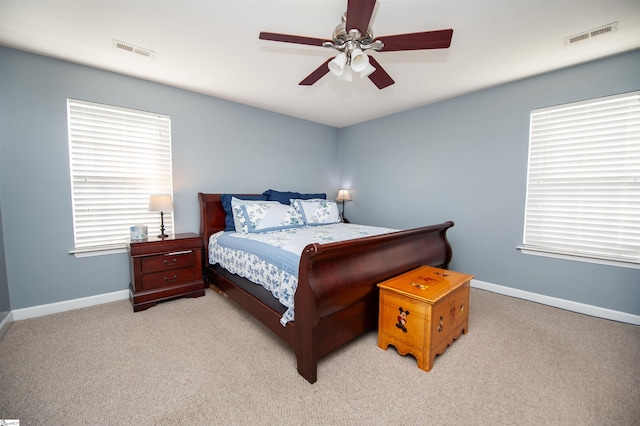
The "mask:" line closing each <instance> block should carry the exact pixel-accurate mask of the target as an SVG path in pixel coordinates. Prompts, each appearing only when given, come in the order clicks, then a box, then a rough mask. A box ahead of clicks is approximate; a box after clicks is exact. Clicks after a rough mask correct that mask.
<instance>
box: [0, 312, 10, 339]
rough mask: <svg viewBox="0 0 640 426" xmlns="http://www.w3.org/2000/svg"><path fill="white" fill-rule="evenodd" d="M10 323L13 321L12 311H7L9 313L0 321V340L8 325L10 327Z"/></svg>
mask: <svg viewBox="0 0 640 426" xmlns="http://www.w3.org/2000/svg"><path fill="white" fill-rule="evenodd" d="M11 323H13V312H11V311H9V315H7V316H6V317H4V319H3V320H2V322H0V340H2V338H3V337H4V335H5V334H6V333H7V330H9V327H11Z"/></svg>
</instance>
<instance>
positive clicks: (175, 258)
mask: <svg viewBox="0 0 640 426" xmlns="http://www.w3.org/2000/svg"><path fill="white" fill-rule="evenodd" d="M195 264H196V252H195V251H194V250H184V251H177V252H172V253H166V254H162V255H158V256H148V257H144V258H142V273H143V274H147V273H150V272H157V271H168V270H172V269H180V268H190V267H192V266H194V265H195Z"/></svg>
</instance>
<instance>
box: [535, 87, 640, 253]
mask: <svg viewBox="0 0 640 426" xmlns="http://www.w3.org/2000/svg"><path fill="white" fill-rule="evenodd" d="M523 248H524V249H532V250H538V251H543V252H551V253H558V254H561V255H571V256H580V257H586V258H594V259H603V260H609V261H620V262H627V263H629V262H630V263H640V92H634V93H627V94H624V95H617V96H611V97H606V98H599V99H594V100H590V101H585V102H578V103H573V104H567V105H561V106H556V107H551V108H544V109H539V110H534V111H532V113H531V134H530V144H529V172H528V184H527V201H526V216H525V229H524V246H523Z"/></svg>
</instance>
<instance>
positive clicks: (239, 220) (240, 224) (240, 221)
mask: <svg viewBox="0 0 640 426" xmlns="http://www.w3.org/2000/svg"><path fill="white" fill-rule="evenodd" d="M255 203H267V204H273V203H275V204H280V203H278V202H277V201H266V200H241V199H239V198H236V197H231V212H232V213H233V224H234V226H235V228H236V232H240V233H242V234H246V233H247V232H248V231H247V224H246V222H245V218H244V214H243V213H241V210H239V212H240V213H238V214H236V209H235V207H237V206H240V205H243V204H255Z"/></svg>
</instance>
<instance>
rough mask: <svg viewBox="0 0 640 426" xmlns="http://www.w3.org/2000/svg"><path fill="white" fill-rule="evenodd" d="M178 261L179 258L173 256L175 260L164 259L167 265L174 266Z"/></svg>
mask: <svg viewBox="0 0 640 426" xmlns="http://www.w3.org/2000/svg"><path fill="white" fill-rule="evenodd" d="M177 262H178V259H176V258H173V260H172V261H171V262H169V261H168V260H167V259H165V260H164V264H165V265H167V266H173V265H175V264H176V263H177Z"/></svg>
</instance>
